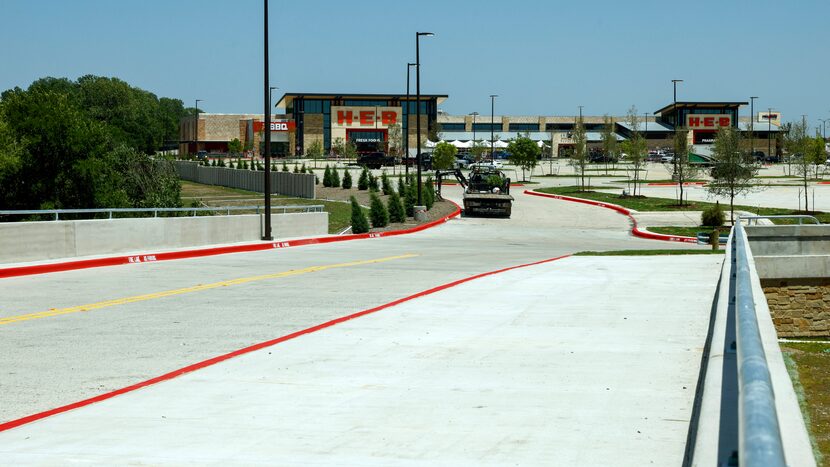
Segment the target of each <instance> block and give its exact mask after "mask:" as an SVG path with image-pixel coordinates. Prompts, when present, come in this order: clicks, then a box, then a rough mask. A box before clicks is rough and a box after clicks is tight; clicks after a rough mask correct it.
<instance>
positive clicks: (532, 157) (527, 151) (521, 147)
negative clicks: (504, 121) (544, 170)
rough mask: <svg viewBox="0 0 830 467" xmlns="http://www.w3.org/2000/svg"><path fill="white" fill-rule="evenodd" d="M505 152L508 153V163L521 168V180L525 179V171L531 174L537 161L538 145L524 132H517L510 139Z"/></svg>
mask: <svg viewBox="0 0 830 467" xmlns="http://www.w3.org/2000/svg"><path fill="white" fill-rule="evenodd" d="M507 152H509V153H510V163H511V164H513V165H517V166H519V167H521V168H522V180H525V171H530V173H531V174H532V173H533V169H534V168H535V167H536V165H537V164H538V163H539V152H540V149H539V146H537V145H536V143H534V142H533V140H532V139H530V137H529V136H528V135H526V134H525V135H522V134H519V136H518V137H516V138H515V139H514V140H513V141H511V142H510V144H508V145H507Z"/></svg>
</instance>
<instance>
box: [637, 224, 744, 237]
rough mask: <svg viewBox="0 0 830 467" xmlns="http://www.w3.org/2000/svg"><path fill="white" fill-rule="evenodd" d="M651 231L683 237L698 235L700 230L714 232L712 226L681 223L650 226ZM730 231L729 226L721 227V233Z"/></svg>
mask: <svg viewBox="0 0 830 467" xmlns="http://www.w3.org/2000/svg"><path fill="white" fill-rule="evenodd" d="M648 231H649V232H654V233H659V234H665V235H680V236H683V237H696V236H697V233H698V232H706V233H712V228H711V227H706V226H703V225H699V226H697V227H685V226H680V225H673V226H667V227H649V228H648ZM728 233H729V227H721V229H720V235H726V234H728Z"/></svg>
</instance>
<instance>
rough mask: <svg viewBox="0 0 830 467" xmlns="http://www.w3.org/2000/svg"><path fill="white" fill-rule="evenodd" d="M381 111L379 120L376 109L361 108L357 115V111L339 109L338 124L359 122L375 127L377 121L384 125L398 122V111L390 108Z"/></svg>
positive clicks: (362, 124) (347, 124)
mask: <svg viewBox="0 0 830 467" xmlns="http://www.w3.org/2000/svg"><path fill="white" fill-rule="evenodd" d="M379 113H380V119H379V121H378V119H377V117H378V115H377V113H375V111H374V110H361V111H359V112H356V114H357V115H355V112H353V111H351V110H338V111H337V124H338V125H342V126H351V125H352V124H353V123H354V122H357V124H358V125H359V126H371V127H374V126H375V124H376V123H380V124H381V125H384V126H389V125H394V124H395V123H398V114H397V113H395V112H392V111H388V110H383V111H381V112H379Z"/></svg>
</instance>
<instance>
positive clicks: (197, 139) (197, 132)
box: [196, 99, 202, 158]
mask: <svg viewBox="0 0 830 467" xmlns="http://www.w3.org/2000/svg"><path fill="white" fill-rule="evenodd" d="M199 102H202V99H196V157H197V158H198V157H199Z"/></svg>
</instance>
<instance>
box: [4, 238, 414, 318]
mask: <svg viewBox="0 0 830 467" xmlns="http://www.w3.org/2000/svg"><path fill="white" fill-rule="evenodd" d="M415 256H418V255H415V254H406V255H398V256H387V257H385V258H378V259H368V260H363V261H350V262H348V263H338V264H327V265H324V266H311V267H308V268H303V269H292V270H289V271H283V272H277V273H274V274H263V275H261V276H251V277H242V278H239V279H231V280H227V281H221V282H214V283H212V284H200V285H194V286H192V287H184V288H181V289H173V290H165V291H163V292H155V293H149V294H144V295H135V296H133V297H124V298H115V299H112V300H105V301H103V302H96V303H89V304H86V305H78V306H71V307H68V308H51V309H49V310H47V311H39V312H37V313H28V314H25V315H17V316H7V317H5V318H0V325H3V324H11V323H17V322H20V321H29V320H33V319H41V318H49V317H51V316H59V315H66V314H69V313H80V312H84V311H91V310H98V309H101V308H107V307H111V306H116V305H125V304H127V303H135V302H143V301H146V300H154V299H156V298H164V297H170V296H173V295H181V294H186V293H191V292H201V291H203V290H210V289H215V288H217V287H227V286H229V285H240V284H247V283H249V282H256V281H262V280H267V279H279V278H282V277H290V276H298V275H301V274H308V273H311V272H318V271H325V270H327V269H335V268H347V267H350V266H360V265H363V264H373V263H384V262H386V261H394V260H396V259H406V258H413V257H415Z"/></svg>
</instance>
